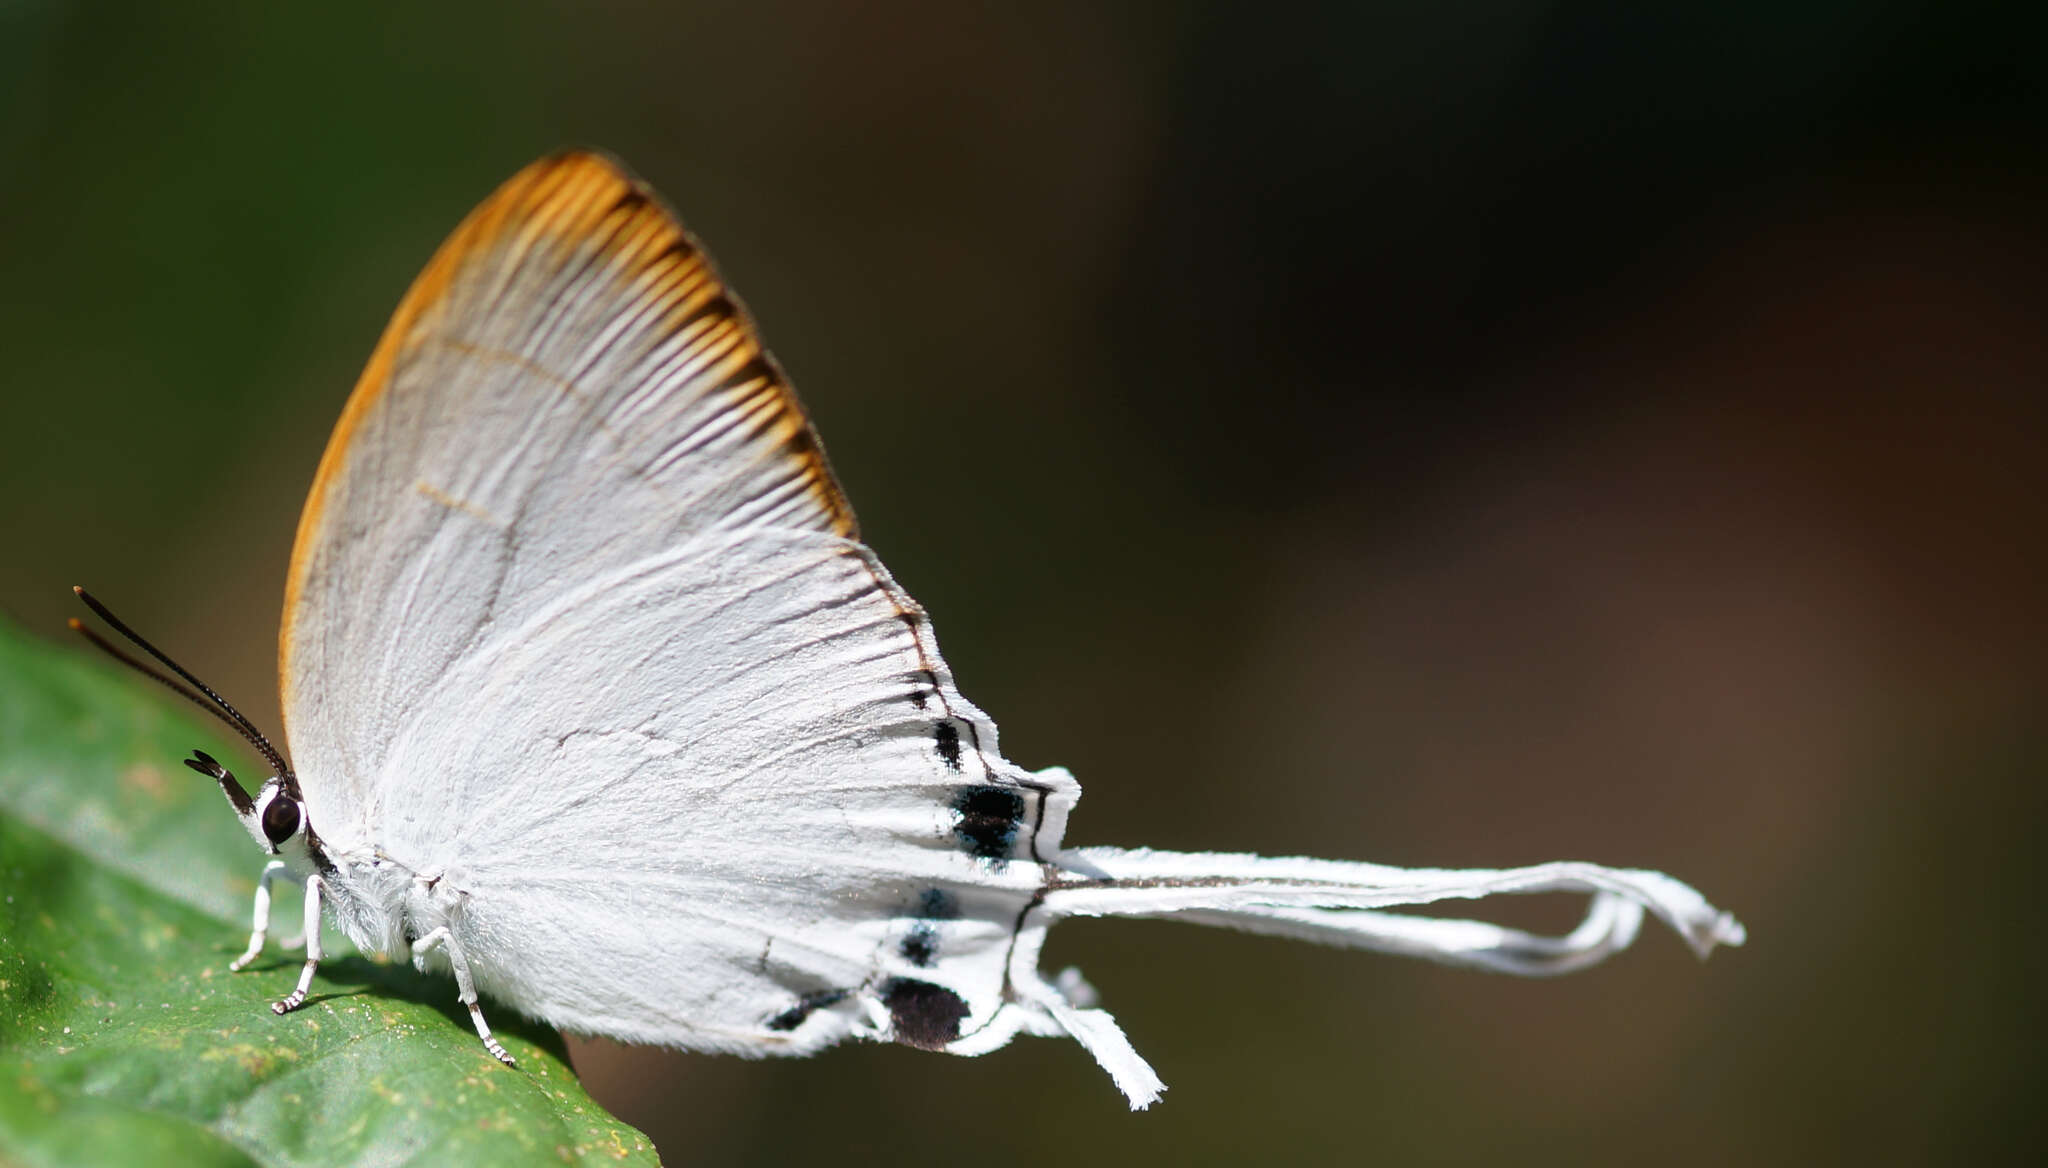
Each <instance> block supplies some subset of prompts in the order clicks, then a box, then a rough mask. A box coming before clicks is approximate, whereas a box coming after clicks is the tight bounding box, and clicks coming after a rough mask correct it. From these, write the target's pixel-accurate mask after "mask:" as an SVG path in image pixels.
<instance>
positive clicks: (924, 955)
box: [897, 921, 939, 969]
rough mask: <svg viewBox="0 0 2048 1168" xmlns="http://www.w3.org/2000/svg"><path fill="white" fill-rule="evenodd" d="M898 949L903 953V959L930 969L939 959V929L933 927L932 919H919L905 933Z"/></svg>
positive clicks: (919, 966)
mask: <svg viewBox="0 0 2048 1168" xmlns="http://www.w3.org/2000/svg"><path fill="white" fill-rule="evenodd" d="M897 951H898V952H899V953H901V954H903V960H905V961H908V962H909V963H911V964H912V965H915V966H917V967H918V968H919V969H928V968H930V966H931V963H932V962H933V961H936V960H938V956H939V931H938V930H937V929H936V928H933V927H932V923H931V922H930V921H919V922H917V923H916V924H914V925H912V926H910V931H909V932H908V933H905V934H904V935H903V944H902V945H900V946H898V947H897Z"/></svg>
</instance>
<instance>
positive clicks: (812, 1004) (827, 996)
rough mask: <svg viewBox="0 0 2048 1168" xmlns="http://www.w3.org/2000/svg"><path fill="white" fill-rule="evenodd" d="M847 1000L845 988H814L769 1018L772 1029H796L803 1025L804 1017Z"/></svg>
mask: <svg viewBox="0 0 2048 1168" xmlns="http://www.w3.org/2000/svg"><path fill="white" fill-rule="evenodd" d="M845 1000H846V991H845V990H813V991H812V992H810V993H808V994H805V995H804V996H803V997H801V998H798V999H797V1000H796V1005H794V1006H791V1007H790V1008H789V1009H787V1010H784V1011H783V1012H782V1013H780V1014H777V1015H776V1016H775V1017H773V1018H770V1019H768V1023H767V1025H768V1029H770V1030H795V1029H796V1028H797V1027H799V1026H801V1025H803V1022H804V1019H806V1018H808V1017H810V1016H811V1015H812V1014H815V1013H817V1012H818V1011H819V1010H822V1009H824V1008H825V1007H827V1006H836V1005H838V1004H839V1003H840V1002H843V1001H845Z"/></svg>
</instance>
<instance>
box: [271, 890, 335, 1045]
mask: <svg viewBox="0 0 2048 1168" xmlns="http://www.w3.org/2000/svg"><path fill="white" fill-rule="evenodd" d="M324 887H326V885H325V884H324V883H323V882H322V881H321V879H320V878H319V877H318V876H308V877H306V966H305V968H304V969H301V970H300V971H299V985H298V988H297V989H294V990H293V991H292V992H291V993H289V994H286V995H285V996H284V997H283V998H282V999H280V1000H279V1001H275V1002H272V1003H270V1012H271V1013H273V1014H289V1013H291V1012H292V1011H293V1010H296V1009H298V1008H299V1007H300V1006H303V1005H305V1004H306V991H307V990H309V989H311V988H313V972H314V971H315V970H317V969H319V968H320V890H321V889H322V888H324Z"/></svg>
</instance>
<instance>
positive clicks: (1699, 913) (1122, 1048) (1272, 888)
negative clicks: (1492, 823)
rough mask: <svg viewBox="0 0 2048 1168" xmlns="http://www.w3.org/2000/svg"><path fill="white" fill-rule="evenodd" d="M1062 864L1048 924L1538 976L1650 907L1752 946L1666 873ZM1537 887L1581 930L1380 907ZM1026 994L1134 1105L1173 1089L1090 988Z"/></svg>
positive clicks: (1024, 987)
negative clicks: (1177, 931)
mask: <svg viewBox="0 0 2048 1168" xmlns="http://www.w3.org/2000/svg"><path fill="white" fill-rule="evenodd" d="M1052 862H1053V866H1054V867H1056V868H1058V869H1060V870H1061V871H1062V873H1063V874H1062V875H1061V876H1060V877H1058V878H1057V879H1055V880H1053V881H1052V882H1051V883H1049V884H1048V885H1047V886H1046V890H1045V893H1044V897H1043V899H1042V901H1041V902H1040V904H1039V906H1038V907H1037V909H1036V910H1034V913H1033V915H1034V917H1037V918H1038V919H1039V920H1042V921H1043V922H1044V923H1046V924H1050V923H1051V922H1052V921H1053V920H1057V919H1059V918H1061V917H1106V916H1116V917H1172V918H1175V919H1178V920H1183V921H1188V922H1191V923H1195V924H1204V925H1220V926H1223V927H1226V928H1232V929H1239V930H1242V931H1245V932H1250V933H1264V934H1269V935H1273V936H1280V937H1289V938H1293V939H1296V940H1304V941H1315V942H1319V943H1322V944H1327V945H1336V946H1341V947H1345V948H1353V949H1371V950H1377V951H1380V952H1385V953H1399V954H1404V955H1407V956H1411V957H1427V958H1431V959H1433V960H1437V961H1443V962H1446V963H1449V964H1453V965H1465V966H1471V967H1474V968H1479V969H1490V970H1494V971H1496V972H1500V973H1514V974H1521V975H1524V976H1534V977H1541V976H1549V975H1554V974H1561V973H1570V972H1572V971H1574V970H1578V969H1583V968H1585V967H1587V966H1589V965H1593V964H1595V963H1596V962H1599V961H1601V960H1603V959H1604V958H1606V957H1608V956H1609V955H1610V954H1613V953H1617V952H1619V951H1621V950H1622V949H1625V948H1627V947H1628V945H1629V943H1630V942H1631V941H1633V940H1635V937H1636V933H1637V931H1638V930H1639V928H1640V926H1641V924H1642V919H1643V912H1644V911H1645V910H1648V911H1649V912H1650V913H1652V914H1654V915H1655V916H1657V917H1658V918H1659V919H1660V920H1662V921H1664V922H1665V923H1666V924H1668V925H1670V926H1671V927H1672V929H1673V930H1675V931H1676V932H1677V933H1678V935H1679V936H1680V937H1682V938H1684V939H1685V942H1686V944H1688V945H1690V946H1691V947H1692V949H1693V951H1694V952H1695V953H1697V954H1699V955H1700V956H1701V957H1705V956H1706V955H1707V954H1709V953H1711V952H1712V951H1713V950H1714V947H1715V946H1717V945H1740V944H1742V943H1743V941H1744V939H1745V938H1746V933H1745V931H1744V930H1743V927H1742V924H1741V923H1740V922H1739V921H1737V920H1736V919H1735V918H1734V916H1732V915H1730V914H1728V913H1725V912H1722V911H1721V910H1719V909H1717V908H1715V907H1714V906H1713V905H1711V904H1709V903H1707V900H1706V898H1705V897H1703V896H1701V895H1700V894H1699V893H1698V892H1696V891H1694V890H1693V888H1692V887H1691V886H1690V885H1687V884H1685V883H1683V882H1681V881H1678V880H1674V879H1672V878H1671V877H1669V876H1666V875H1665V874H1663V873H1662V872H1651V871H1647V870H1643V869H1630V868H1608V867H1603V866H1601V865H1599V864H1587V863H1579V862H1574V861H1558V862H1553V863H1548V864H1536V865H1533V866H1531V867H1527V868H1470V869H1447V868H1394V867H1388V866H1386V865H1383V864H1364V863H1351V862H1344V861H1337V860H1315V859H1308V858H1304V857H1267V856H1252V855H1233V854H1228V853H1220V852H1159V851H1152V850H1150V849H1146V848H1071V849H1067V850H1064V851H1062V852H1060V853H1058V854H1057V855H1056V856H1055V857H1054V858H1053V861H1052ZM1535 892H1583V893H1589V894H1591V896H1592V903H1591V905H1590V906H1589V907H1588V909H1587V912H1586V917H1585V919H1584V921H1582V922H1581V923H1580V924H1579V926H1578V927H1577V928H1575V929H1573V930H1572V931H1571V932H1570V933H1567V934H1565V935H1564V936H1561V937H1546V936H1540V935H1537V934H1534V933H1527V932H1524V931H1522V930H1520V929H1510V928H1505V927H1503V926H1500V925H1493V924H1488V923H1486V922H1484V921H1469V920H1452V919H1441V918H1430V917H1418V916H1409V915H1406V914H1400V913H1389V912H1381V911H1377V910H1380V909H1386V908H1392V907H1395V906H1398V905H1417V904H1431V903H1434V902H1436V901H1440V900H1453V899H1476V898H1479V897H1483V896H1493V895H1496V894H1503V893H1515V894H1519V893H1535ZM1041 914H1042V915H1041ZM1013 972H1015V971H1013ZM1017 988H1018V989H1019V991H1020V992H1021V994H1022V995H1023V996H1024V997H1026V998H1027V999H1028V1000H1030V1001H1031V1002H1032V1003H1033V1004H1035V1005H1038V1006H1040V1007H1041V1008H1043V1009H1044V1010H1045V1011H1046V1012H1047V1013H1048V1014H1049V1015H1050V1016H1051V1018H1052V1020H1053V1021H1054V1022H1055V1023H1057V1024H1058V1026H1059V1027H1060V1028H1061V1029H1063V1030H1065V1031H1066V1032H1067V1033H1069V1034H1071V1035H1073V1037H1074V1038H1075V1039H1076V1040H1078V1041H1079V1042H1080V1043H1081V1045H1082V1046H1083V1047H1086V1048H1087V1050H1088V1052H1089V1053H1090V1054H1092V1055H1094V1056H1095V1059H1096V1061H1097V1062H1099V1063H1101V1064H1102V1066H1103V1068H1104V1069H1105V1070H1107V1071H1108V1072H1109V1073H1110V1076H1111V1077H1112V1078H1113V1079H1115V1081H1116V1084H1117V1086H1118V1087H1119V1088H1121V1089H1122V1090H1123V1092H1124V1094H1125V1096H1126V1097H1127V1098H1129V1100H1130V1102H1131V1106H1132V1107H1133V1108H1134V1109H1135V1108H1143V1107H1146V1106H1148V1105H1150V1104H1151V1103H1152V1102H1153V1101H1154V1100H1156V1099H1157V1098H1158V1097H1159V1093H1160V1092H1161V1091H1163V1090H1164V1089H1165V1088H1164V1086H1163V1085H1162V1084H1161V1083H1160V1081H1159V1077H1158V1076H1157V1075H1156V1074H1154V1073H1153V1071H1152V1068H1151V1067H1150V1066H1149V1065H1147V1064H1146V1062H1145V1060H1144V1059H1143V1058H1141V1057H1140V1056H1139V1055H1138V1052H1137V1051H1136V1050H1135V1049H1133V1048H1132V1046H1131V1043H1130V1040H1129V1039H1128V1038H1126V1037H1125V1036H1124V1033H1123V1031H1122V1030H1121V1029H1119V1028H1118V1027H1117V1025H1116V1022H1115V1021H1114V1019H1112V1018H1111V1017H1110V1015H1109V1014H1108V1013H1106V1012H1105V1011H1102V1010H1099V1009H1092V1008H1088V1007H1090V1006H1092V1004H1093V1003H1092V997H1093V994H1092V991H1090V990H1088V988H1087V987H1086V986H1085V984H1083V983H1079V982H1078V981H1071V984H1068V982H1063V983H1062V984H1061V985H1058V986H1055V985H1052V984H1049V983H1047V982H1045V981H1044V980H1043V979H1041V978H1039V977H1037V976H1035V975H1034V976H1030V977H1029V978H1028V979H1025V980H1022V981H1020V982H1019V983H1018V987H1017Z"/></svg>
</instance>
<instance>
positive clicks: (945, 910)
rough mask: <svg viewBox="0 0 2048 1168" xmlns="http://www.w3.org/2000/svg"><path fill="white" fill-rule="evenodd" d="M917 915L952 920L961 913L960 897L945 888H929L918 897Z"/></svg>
mask: <svg viewBox="0 0 2048 1168" xmlns="http://www.w3.org/2000/svg"><path fill="white" fill-rule="evenodd" d="M917 915H918V916H921V917H923V918H924V919H926V920H928V921H950V920H952V919H953V918H955V917H957V916H959V915H960V898H959V897H957V896H954V895H953V894H952V893H950V892H947V891H946V890H945V889H943V888H927V889H925V890H924V895H922V896H920V897H918V898H917Z"/></svg>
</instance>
